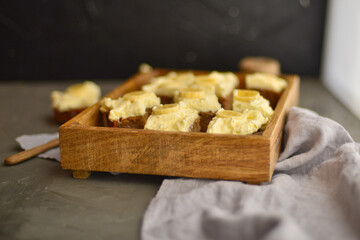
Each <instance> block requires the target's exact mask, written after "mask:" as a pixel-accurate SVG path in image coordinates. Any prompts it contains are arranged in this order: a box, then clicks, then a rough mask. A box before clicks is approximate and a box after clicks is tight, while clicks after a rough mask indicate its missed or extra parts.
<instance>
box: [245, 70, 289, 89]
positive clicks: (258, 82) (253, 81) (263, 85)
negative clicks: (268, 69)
mask: <svg viewBox="0 0 360 240" xmlns="http://www.w3.org/2000/svg"><path fill="white" fill-rule="evenodd" d="M245 82H246V87H247V88H249V89H264V90H271V91H274V92H277V93H279V92H281V91H282V90H283V89H284V88H286V87H287V81H286V80H285V79H282V78H279V77H278V76H276V75H273V74H270V73H254V74H248V75H246V77H245Z"/></svg>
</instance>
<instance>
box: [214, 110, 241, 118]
mask: <svg viewBox="0 0 360 240" xmlns="http://www.w3.org/2000/svg"><path fill="white" fill-rule="evenodd" d="M242 115H243V114H242V113H240V112H235V111H232V110H219V111H218V112H217V113H216V116H217V117H220V118H231V117H235V118H237V117H241V116H242Z"/></svg>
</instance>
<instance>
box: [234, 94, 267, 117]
mask: <svg viewBox="0 0 360 240" xmlns="http://www.w3.org/2000/svg"><path fill="white" fill-rule="evenodd" d="M233 95H234V99H233V110H234V111H236V112H241V113H243V112H245V111H246V110H258V111H259V112H261V114H262V115H263V116H264V117H265V118H266V119H269V118H270V117H271V116H272V114H273V113H274V110H273V109H272V108H271V106H270V102H269V100H267V99H265V98H264V97H263V96H261V95H260V93H259V92H258V91H256V90H245V89H235V90H234V94H233Z"/></svg>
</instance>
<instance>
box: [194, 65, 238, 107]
mask: <svg viewBox="0 0 360 240" xmlns="http://www.w3.org/2000/svg"><path fill="white" fill-rule="evenodd" d="M193 84H195V85H196V84H197V85H203V84H208V85H213V86H214V88H215V94H216V96H217V97H218V98H219V102H220V104H221V106H222V107H223V108H224V109H231V105H232V91H233V90H234V89H235V88H236V87H237V86H238V85H239V79H238V77H237V76H236V75H235V74H233V73H231V72H223V73H220V72H217V71H213V72H211V73H210V74H208V75H199V76H196V78H195V79H194V83H193Z"/></svg>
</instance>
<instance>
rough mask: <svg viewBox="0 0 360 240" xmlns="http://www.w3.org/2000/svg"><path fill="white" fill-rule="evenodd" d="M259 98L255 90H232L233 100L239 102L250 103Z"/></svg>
mask: <svg viewBox="0 0 360 240" xmlns="http://www.w3.org/2000/svg"><path fill="white" fill-rule="evenodd" d="M259 96H260V93H259V92H258V91H255V90H243V89H235V90H234V99H236V100H238V101H241V102H250V101H253V100H255V99H257V98H258V97H259Z"/></svg>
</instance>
